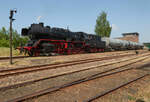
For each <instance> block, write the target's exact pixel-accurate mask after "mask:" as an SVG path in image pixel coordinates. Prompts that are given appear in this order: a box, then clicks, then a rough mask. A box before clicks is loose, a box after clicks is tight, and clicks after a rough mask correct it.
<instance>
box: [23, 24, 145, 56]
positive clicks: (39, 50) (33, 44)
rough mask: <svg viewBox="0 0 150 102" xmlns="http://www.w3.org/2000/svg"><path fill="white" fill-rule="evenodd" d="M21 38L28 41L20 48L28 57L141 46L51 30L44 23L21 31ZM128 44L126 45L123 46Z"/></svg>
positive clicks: (90, 35) (63, 30)
mask: <svg viewBox="0 0 150 102" xmlns="http://www.w3.org/2000/svg"><path fill="white" fill-rule="evenodd" d="M21 35H22V36H28V37H29V38H30V41H29V42H28V43H27V44H26V46H24V47H22V48H23V49H24V51H25V52H28V54H29V56H39V55H52V54H74V53H94V52H103V51H105V50H112V49H114V50H128V49H131V50H133V49H141V48H142V47H143V45H141V44H138V43H134V42H129V41H121V40H118V41H119V42H116V41H117V40H116V39H109V38H101V37H100V36H97V35H94V34H87V33H84V32H71V31H70V30H68V29H63V28H51V27H50V26H44V23H39V24H31V26H30V27H29V28H23V29H22V33H21ZM125 42H128V44H125Z"/></svg>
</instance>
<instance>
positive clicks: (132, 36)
mask: <svg viewBox="0 0 150 102" xmlns="http://www.w3.org/2000/svg"><path fill="white" fill-rule="evenodd" d="M122 35H123V37H120V38H116V39H121V40H127V41H132V42H137V43H138V42H139V33H137V32H134V33H123V34H122Z"/></svg>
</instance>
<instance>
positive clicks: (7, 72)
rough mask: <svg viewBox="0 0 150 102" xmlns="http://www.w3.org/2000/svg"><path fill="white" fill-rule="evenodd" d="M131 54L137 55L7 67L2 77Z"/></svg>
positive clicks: (1, 73)
mask: <svg viewBox="0 0 150 102" xmlns="http://www.w3.org/2000/svg"><path fill="white" fill-rule="evenodd" d="M131 55H135V54H127V55H120V56H110V57H102V58H94V59H83V60H77V61H68V62H64V63H60V64H57V63H55V64H46V65H38V66H31V67H23V68H12V69H6V70H4V69H3V70H0V78H3V77H7V76H11V75H17V74H23V73H29V72H34V71H42V70H48V69H57V68H61V67H66V66H72V65H77V64H84V63H90V62H96V61H102V60H108V59H114V58H121V57H128V56H131Z"/></svg>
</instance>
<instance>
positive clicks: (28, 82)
mask: <svg viewBox="0 0 150 102" xmlns="http://www.w3.org/2000/svg"><path fill="white" fill-rule="evenodd" d="M146 58H148V57H146ZM146 58H143V59H141V60H138V61H135V62H131V63H128V64H127V65H122V66H118V67H116V68H113V69H109V70H105V71H103V72H100V73H98V74H103V73H106V72H110V71H113V70H117V69H120V68H122V67H126V66H129V65H132V64H134V63H136V62H139V61H142V60H144V59H146ZM134 59H135V58H134ZM130 60H133V59H130ZM126 61H129V60H125V61H122V62H126ZM116 63H118V62H115V63H110V64H106V65H99V66H94V67H89V68H86V69H82V70H77V71H73V72H68V73H63V74H58V75H53V76H50V77H45V78H40V79H36V80H32V81H27V82H23V83H19V84H14V85H8V86H5V87H0V91H1V90H3V91H4V90H7V89H9V88H16V87H21V86H25V85H28V84H33V83H35V82H39V81H43V80H47V79H50V78H56V77H60V76H64V75H69V74H73V73H78V72H82V71H86V70H90V69H95V68H98V67H102V66H109V65H112V64H116ZM119 63H121V62H119Z"/></svg>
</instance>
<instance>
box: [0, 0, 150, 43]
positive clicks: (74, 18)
mask: <svg viewBox="0 0 150 102" xmlns="http://www.w3.org/2000/svg"><path fill="white" fill-rule="evenodd" d="M13 8H17V11H18V12H17V14H15V16H14V17H15V18H16V21H15V22H14V23H13V27H14V29H16V30H17V31H18V32H19V33H20V31H21V28H23V27H28V26H29V25H30V24H31V23H38V22H39V21H40V22H44V23H45V25H50V26H52V27H63V28H67V26H69V29H70V30H72V31H84V32H87V33H93V34H94V27H95V24H96V18H97V16H98V15H99V14H100V12H101V11H105V12H107V15H108V20H109V21H110V24H111V25H112V27H113V29H112V33H111V37H112V38H114V37H121V36H122V35H121V34H122V33H125V32H139V33H140V42H150V0H1V2H0V15H1V16H0V28H1V27H2V26H4V27H6V28H8V27H9V18H8V17H9V10H10V9H13ZM38 18H40V20H39V21H38V20H37V19H38Z"/></svg>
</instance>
